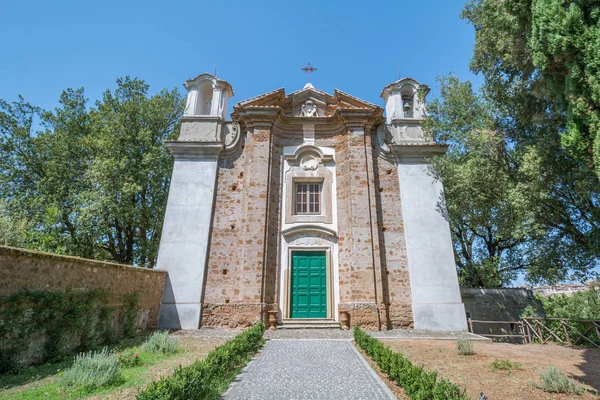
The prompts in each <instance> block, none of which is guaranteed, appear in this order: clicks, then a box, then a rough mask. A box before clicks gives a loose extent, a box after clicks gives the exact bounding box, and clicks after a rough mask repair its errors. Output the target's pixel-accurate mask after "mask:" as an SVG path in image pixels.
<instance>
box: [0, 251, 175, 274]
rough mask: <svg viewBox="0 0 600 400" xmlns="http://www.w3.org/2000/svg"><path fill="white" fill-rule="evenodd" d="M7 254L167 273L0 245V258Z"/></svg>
mask: <svg viewBox="0 0 600 400" xmlns="http://www.w3.org/2000/svg"><path fill="white" fill-rule="evenodd" d="M7 254H9V255H17V256H26V257H38V258H47V259H54V260H59V261H65V262H73V263H77V264H85V265H89V266H93V267H105V268H116V269H125V270H132V271H137V272H149V273H153V274H164V275H166V274H167V271H165V270H159V269H150V268H143V267H135V266H132V265H127V264H118V263H113V262H109V261H98V260H91V259H88V258H80V257H75V256H66V255H62V254H54V253H46V252H44V251H38V250H28V249H21V248H18V247H10V246H2V245H0V257H1V256H2V255H7Z"/></svg>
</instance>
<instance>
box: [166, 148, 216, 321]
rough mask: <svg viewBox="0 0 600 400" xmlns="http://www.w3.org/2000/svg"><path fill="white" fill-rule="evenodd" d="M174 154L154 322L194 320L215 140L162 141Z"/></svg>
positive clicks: (197, 309) (208, 215)
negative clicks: (161, 279)
mask: <svg viewBox="0 0 600 400" xmlns="http://www.w3.org/2000/svg"><path fill="white" fill-rule="evenodd" d="M167 146H168V147H169V149H170V151H171V153H173V155H174V157H175V163H174V165H173V174H172V178H171V186H170V188H169V197H168V200H167V210H166V213H165V220H164V224H163V231H162V237H161V241H160V249H159V253H158V262H157V268H158V269H164V270H167V271H168V272H169V275H168V277H167V282H166V284H165V290H164V293H163V299H162V305H161V312H160V319H159V328H161V329H165V328H175V329H197V328H198V327H199V323H200V313H201V300H202V294H203V290H204V276H205V269H206V260H207V254H206V250H207V248H208V241H209V238H210V231H211V216H212V212H213V203H214V194H215V185H216V177H217V159H218V154H219V151H220V148H221V147H219V146H214V145H213V146H207V145H205V144H197V143H181V142H179V143H178V142H171V143H168V144H167Z"/></svg>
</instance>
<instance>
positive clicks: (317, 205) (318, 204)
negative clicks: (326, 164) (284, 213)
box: [293, 180, 323, 215]
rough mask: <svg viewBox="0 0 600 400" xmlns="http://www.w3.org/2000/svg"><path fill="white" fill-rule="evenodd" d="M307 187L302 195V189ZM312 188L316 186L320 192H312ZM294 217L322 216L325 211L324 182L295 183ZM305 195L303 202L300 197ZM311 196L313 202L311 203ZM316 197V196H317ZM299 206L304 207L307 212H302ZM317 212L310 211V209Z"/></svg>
mask: <svg viewBox="0 0 600 400" xmlns="http://www.w3.org/2000/svg"><path fill="white" fill-rule="evenodd" d="M301 186H306V191H304V192H302V193H300V187H301ZM311 186H312V187H314V186H316V187H317V188H318V190H316V191H312V190H311V189H312V188H311ZM293 195H294V215H321V214H322V210H323V181H322V180H321V181H295V182H294V193H293ZM300 195H303V197H304V199H303V201H300V200H299V196H300ZM311 195H312V196H313V200H312V201H311ZM315 195H316V196H315ZM298 206H304V208H305V209H306V211H300V210H299V209H298ZM311 206H312V208H313V210H314V209H316V210H317V211H310V208H311Z"/></svg>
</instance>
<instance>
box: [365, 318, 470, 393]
mask: <svg viewBox="0 0 600 400" xmlns="http://www.w3.org/2000/svg"><path fill="white" fill-rule="evenodd" d="M354 340H355V341H356V343H357V344H358V345H359V346H360V348H361V349H363V350H364V351H365V353H367V354H368V355H369V356H370V357H371V358H372V359H373V360H374V361H375V362H376V363H377V365H379V368H381V370H382V371H383V372H385V373H386V374H387V375H388V376H389V377H390V378H391V379H393V380H394V381H396V383H398V385H400V386H402V387H403V388H404V391H405V392H406V394H407V395H408V398H409V399H411V400H468V399H469V397H468V396H467V395H466V393H465V392H464V391H461V390H460V388H459V387H458V386H456V385H455V384H453V383H451V382H449V381H447V380H445V379H438V377H437V372H435V371H427V370H426V369H424V368H423V367H417V366H415V365H413V364H412V363H411V362H410V361H409V360H408V359H407V358H406V357H404V356H403V355H402V354H400V353H394V352H393V351H392V350H390V348H389V347H386V346H385V345H384V344H383V343H382V342H381V341H379V340H377V339H375V338H372V337H371V336H369V335H367V334H366V333H365V332H363V331H362V330H360V328H359V327H358V326H357V327H355V328H354Z"/></svg>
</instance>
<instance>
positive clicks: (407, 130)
mask: <svg viewBox="0 0 600 400" xmlns="http://www.w3.org/2000/svg"><path fill="white" fill-rule="evenodd" d="M428 92H429V87H428V86H427V85H423V84H420V83H419V82H417V81H416V80H414V79H411V78H403V79H400V80H398V81H396V82H393V83H391V84H389V85H388V86H386V87H385V88H383V91H382V92H381V97H382V98H383V100H384V101H385V111H386V124H382V125H380V127H379V129H378V130H377V143H378V145H379V148H380V150H381V154H382V155H383V156H384V157H386V158H387V159H389V160H390V161H392V162H394V163H395V164H396V165H397V168H398V180H399V185H400V200H401V204H402V218H403V223H404V235H405V243H406V254H407V263H408V271H409V274H410V286H411V297H412V309H413V316H414V327H415V329H427V330H441V331H466V330H467V320H466V316H465V308H464V305H463V303H462V299H461V296H460V288H459V286H458V276H457V273H456V264H455V261H454V249H453V247H452V238H451V235H450V225H449V224H448V220H447V216H446V214H447V213H446V204H445V199H444V186H443V185H442V182H441V181H440V180H438V179H436V178H435V177H434V176H433V174H432V173H431V171H430V166H431V165H430V161H429V159H430V157H432V156H439V155H442V154H444V153H445V152H446V149H447V146H445V145H440V144H438V143H435V142H434V141H433V140H431V139H430V138H427V137H425V135H424V133H423V129H422V128H421V122H422V120H423V119H424V118H425V116H426V113H425V96H426V95H427V93H428Z"/></svg>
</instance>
